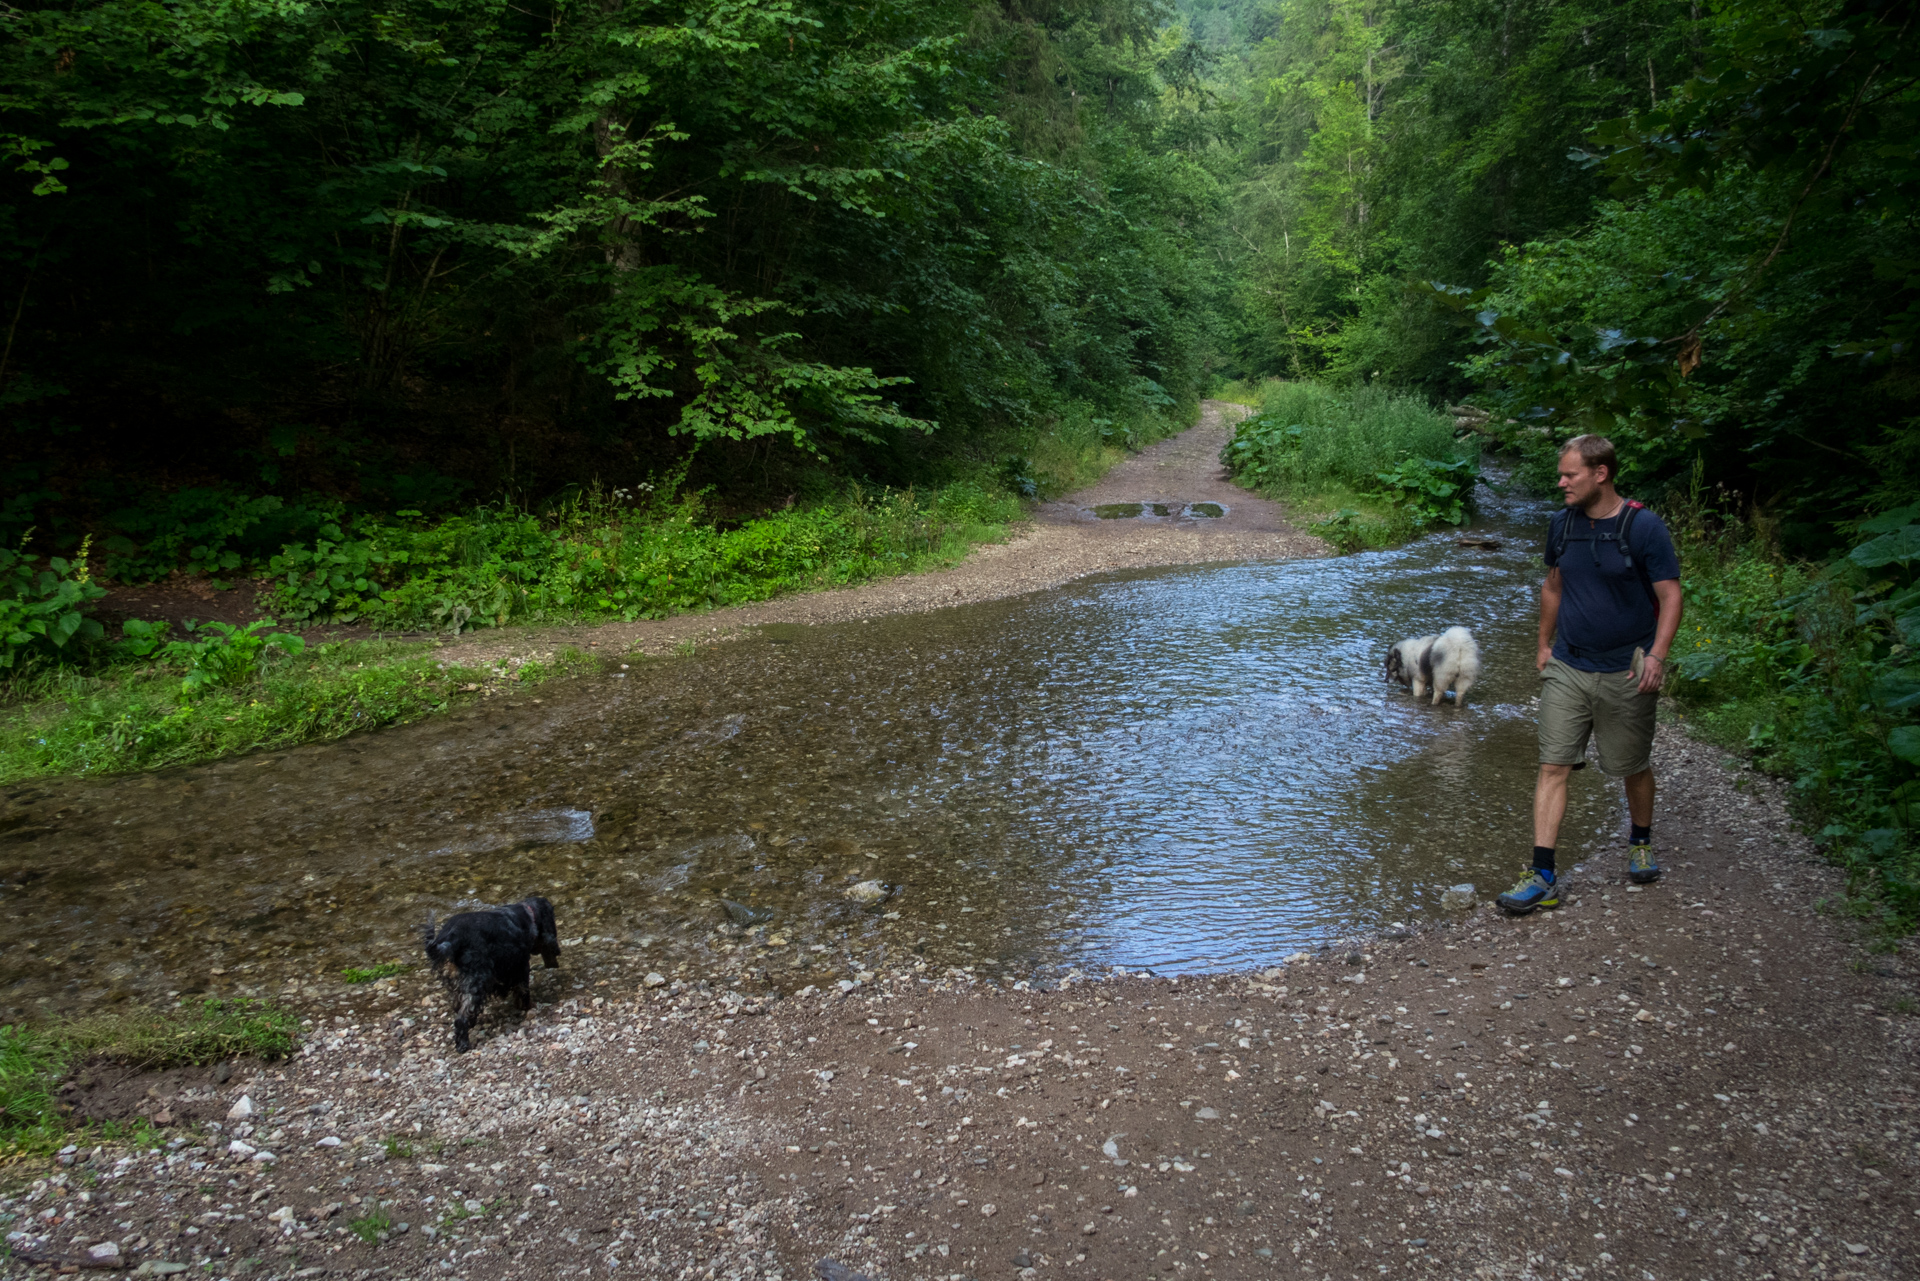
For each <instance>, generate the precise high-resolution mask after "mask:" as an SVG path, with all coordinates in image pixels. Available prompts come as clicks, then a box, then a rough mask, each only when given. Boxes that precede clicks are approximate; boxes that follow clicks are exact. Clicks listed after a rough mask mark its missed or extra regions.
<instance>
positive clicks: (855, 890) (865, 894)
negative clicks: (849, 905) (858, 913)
mask: <svg viewBox="0 0 1920 1281" xmlns="http://www.w3.org/2000/svg"><path fill="white" fill-rule="evenodd" d="M892 895H893V887H892V886H891V885H888V884H887V883H886V882H885V881H861V882H860V883H859V884H858V885H850V886H848V887H847V891H846V896H847V897H848V898H850V899H852V900H853V901H854V902H856V903H884V902H886V901H887V899H888V898H890V897H891V896H892Z"/></svg>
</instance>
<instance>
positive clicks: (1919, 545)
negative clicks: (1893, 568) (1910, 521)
mask: <svg viewBox="0 0 1920 1281" xmlns="http://www.w3.org/2000/svg"><path fill="white" fill-rule="evenodd" d="M1916 558H1920V525H1906V526H1903V527H1901V528H1900V529H1897V530H1895V531H1894V532H1893V533H1891V534H1882V535H1881V536H1880V537H1878V538H1876V539H1873V540H1872V541H1871V542H1865V543H1862V544H1860V545H1859V546H1858V547H1856V548H1854V549H1853V551H1851V552H1850V553H1848V555H1847V559H1848V560H1850V561H1852V562H1853V563H1854V564H1856V565H1858V566H1860V568H1862V569H1878V568H1880V567H1881V566H1882V565H1910V564H1912V563H1913V561H1914V560H1915V559H1916Z"/></svg>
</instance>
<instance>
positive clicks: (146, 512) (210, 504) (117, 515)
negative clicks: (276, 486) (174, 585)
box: [103, 486, 304, 583]
mask: <svg viewBox="0 0 1920 1281" xmlns="http://www.w3.org/2000/svg"><path fill="white" fill-rule="evenodd" d="M285 506H286V504H285V503H283V502H282V501H281V500H280V499H279V498H275V497H273V496H272V495H262V496H250V495H247V494H244V493H240V492H238V491H236V490H231V489H226V488H214V487H206V486H200V487H194V488H188V489H181V490H176V491H174V492H173V493H171V494H168V495H166V496H165V497H164V498H161V499H157V500H153V501H149V502H144V503H141V504H139V505H138V506H134V507H126V508H122V509H120V510H119V511H116V512H114V513H112V514H111V515H110V516H109V517H108V518H107V523H108V524H109V526H111V527H112V528H113V529H114V530H115V531H117V532H115V533H114V534H113V535H112V536H110V537H109V538H108V539H107V540H106V542H105V544H104V547H105V550H106V557H105V561H104V564H103V568H104V569H105V571H106V572H107V574H108V575H109V576H110V577H111V578H113V579H114V580H116V581H118V582H123V583H137V582H148V581H151V580H153V579H157V578H165V577H166V576H167V575H168V574H171V573H173V572H174V571H175V570H179V571H181V572H184V573H188V574H222V573H232V572H234V571H236V570H239V569H241V568H242V567H243V566H244V565H246V564H247V563H248V562H249V561H251V560H252V559H253V558H252V557H250V556H248V555H247V554H246V549H245V548H244V547H241V546H237V545H236V544H238V543H240V542H241V541H242V540H244V539H246V538H247V536H248V535H249V534H257V533H259V532H262V531H261V530H260V527H261V526H262V524H263V523H265V522H267V521H268V520H269V519H270V518H271V517H273V516H275V515H276V514H278V513H281V512H282V509H283V508H284V507H285ZM302 514H303V513H300V512H298V511H295V512H291V513H288V515H290V516H292V517H293V519H292V520H291V521H288V520H285V519H283V520H281V521H278V522H275V524H276V526H277V528H275V529H273V530H271V531H269V532H271V533H283V534H287V535H291V534H293V533H294V529H293V528H292V526H298V525H300V524H302V523H304V522H303V521H301V519H300V516H301V515H302Z"/></svg>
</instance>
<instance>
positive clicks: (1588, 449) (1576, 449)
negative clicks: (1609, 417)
mask: <svg viewBox="0 0 1920 1281" xmlns="http://www.w3.org/2000/svg"><path fill="white" fill-rule="evenodd" d="M1568 454H1578V455H1580V461H1581V462H1583V463H1585V464H1586V465H1587V466H1588V467H1604V468H1606V469H1607V479H1608V480H1610V481H1616V482H1617V481H1618V480H1619V479H1620V456H1619V455H1618V454H1616V453H1614V452H1613V442H1612V441H1610V440H1608V439H1607V438H1606V437H1605V436H1595V435H1592V434H1591V433H1589V434H1588V435H1585V436H1575V437H1574V438H1573V439H1572V440H1570V441H1568V442H1567V443H1566V444H1564V445H1562V446H1560V457H1562V458H1565V457H1566V456H1567V455H1568Z"/></svg>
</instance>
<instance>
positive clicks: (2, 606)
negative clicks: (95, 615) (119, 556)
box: [0, 541, 107, 669]
mask: <svg viewBox="0 0 1920 1281" xmlns="http://www.w3.org/2000/svg"><path fill="white" fill-rule="evenodd" d="M106 594H107V593H106V590H105V589H104V588H102V587H101V586H100V585H99V584H98V583H95V582H94V581H93V580H92V578H91V577H90V576H89V574H88V573H87V545H86V543H85V542H84V541H83V542H82V543H81V545H80V553H79V555H78V556H76V557H75V558H74V559H73V560H72V561H67V560H65V559H63V558H61V557H59V556H54V557H51V558H50V559H49V560H48V561H47V567H46V568H45V569H42V570H39V571H37V572H36V571H35V569H34V567H33V562H32V561H31V560H30V559H28V557H27V556H26V555H25V553H24V551H8V550H7V549H5V548H0V669H6V668H13V667H16V666H18V665H20V664H21V663H23V662H31V661H33V660H35V659H45V658H50V657H55V656H58V655H61V654H62V653H64V652H66V647H67V644H68V642H70V641H78V642H81V643H85V642H87V641H92V640H98V639H100V637H101V636H102V635H104V634H105V633H104V630H103V629H102V628H101V626H100V624H99V623H98V622H96V621H94V620H93V619H91V618H88V617H87V616H86V614H85V613H83V612H82V611H83V610H84V609H85V608H86V606H87V605H88V604H89V603H90V602H92V601H96V600H99V599H100V598H101V597H102V596H105V595H106ZM75 648H76V649H77V648H79V646H78V645H76V646H75Z"/></svg>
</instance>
